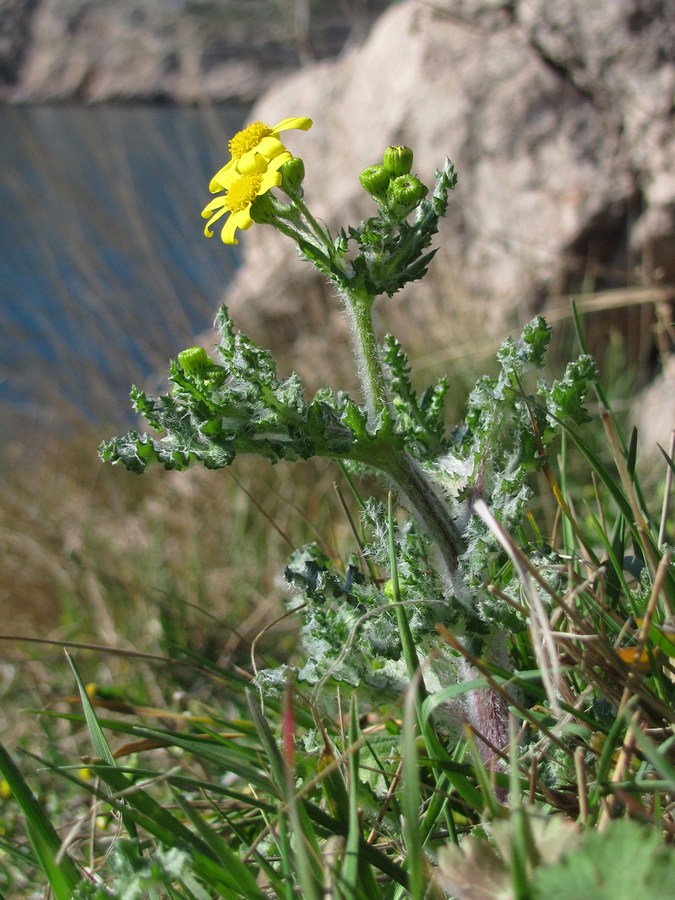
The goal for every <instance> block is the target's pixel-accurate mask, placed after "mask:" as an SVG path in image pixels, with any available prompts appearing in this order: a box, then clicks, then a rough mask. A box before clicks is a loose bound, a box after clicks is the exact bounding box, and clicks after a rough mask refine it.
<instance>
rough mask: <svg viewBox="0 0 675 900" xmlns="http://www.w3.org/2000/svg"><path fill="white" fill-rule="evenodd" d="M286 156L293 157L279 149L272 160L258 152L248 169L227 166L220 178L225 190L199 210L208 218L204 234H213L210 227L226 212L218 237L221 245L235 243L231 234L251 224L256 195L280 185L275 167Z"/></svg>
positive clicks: (211, 235)
mask: <svg viewBox="0 0 675 900" xmlns="http://www.w3.org/2000/svg"><path fill="white" fill-rule="evenodd" d="M289 159H293V157H292V156H291V154H290V153H289V152H288V150H282V152H281V153H279V154H278V155H277V156H275V157H274V158H273V159H272V160H268V159H266V158H265V157H264V156H261V155H260V154H258V155H257V157H256V158H255V159H254V160H253V163H252V165H251V166H250V170H249V171H248V172H246V173H244V174H242V173H241V172H238V171H237V169H236V168H234V167H232V168H230V169H229V170H228V172H227V173H225V174H224V175H223V177H222V181H221V183H222V187H223V189H224V190H225V193H224V194H222V195H221V196H219V197H214V199H213V200H212V201H211V202H210V203H208V204H207V205H206V206H205V207H204V209H203V210H202V217H203V218H204V219H208V220H209V221H208V222H207V223H206V226H205V227H204V234H205V235H206V237H213V231H212V230H211V226H212V225H213V223H214V222H217V221H218V219H220V218H221V217H222V216H224V215H226V214H227V213H229V214H230V215H229V216H228V218H227V221H226V222H225V224H224V226H223V230H222V231H221V232H220V237H221V238H222V241H223V243H224V244H238V243H239V241H238V240H237V239H236V238H235V236H234V235H235V233H236V231H237V228H241V230H242V231H246V229H247V228H250V227H251V225H252V224H253V219H252V218H251V204H252V203H253V201H254V200H255V199H256V198H257V197H262V195H263V194H266V193H267V191H269V190H270V188H273V187H279V185H280V184H281V172H279V169H280V168H281V166H283V164H284V163H286V162H288V160H289ZM219 174H221V173H219Z"/></svg>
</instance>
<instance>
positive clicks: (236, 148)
mask: <svg viewBox="0 0 675 900" xmlns="http://www.w3.org/2000/svg"><path fill="white" fill-rule="evenodd" d="M311 127H312V120H311V119H308V118H307V117H300V118H290V119H282V120H281V122H277V124H276V125H275V126H274V127H271V126H269V125H265V123H264V122H252V123H251V124H250V125H247V126H246V128H244V129H243V130H242V131H238V132H237V133H236V134H235V136H234V137H233V138H232V140H231V141H230V143H229V144H228V149H229V151H230V153H231V155H232V159H231V160H230V161H229V162H228V163H226V164H225V165H224V166H223V168H222V169H219V170H218V172H216V174H215V175H214V176H213V178H212V179H211V183H210V184H209V190H210V191H211V193H212V194H215V193H216V192H217V191H222V190H228V189H229V188H228V184H229V182H228V179H229V178H230V176H231V173H232V171H233V170H236V171H237V172H238V173H239V174H240V175H248V174H249V173H253V174H256V173H257V172H258V170H259V165H260V163H259V159H258V157H261V158H262V159H263V160H266V162H268V163H270V162H271V161H272V160H274V159H276V158H277V157H278V156H280V155H281V154H282V153H287V152H288V151H287V150H286V148H285V147H284V145H283V144H282V143H281V141H280V140H279V138H278V137H277V135H278V134H279V132H280V131H288V130H289V129H291V128H298V129H300V130H301V131H307V129H308V128H311Z"/></svg>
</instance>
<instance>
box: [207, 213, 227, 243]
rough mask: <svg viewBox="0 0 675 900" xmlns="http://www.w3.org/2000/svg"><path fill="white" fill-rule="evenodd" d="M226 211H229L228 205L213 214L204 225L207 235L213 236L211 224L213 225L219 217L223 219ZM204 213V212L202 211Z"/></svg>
mask: <svg viewBox="0 0 675 900" xmlns="http://www.w3.org/2000/svg"><path fill="white" fill-rule="evenodd" d="M226 212H228V209H227V207H226V206H223V207H222V208H221V209H219V210H218V212H217V213H216V214H215V215H213V216H211V218H210V219H209V221H208V222H207V223H206V225H205V226H204V234H205V235H206V237H213V231H212V230H211V226H212V225H213V223H214V222H217V221H218V219H221V218H222V217H223V216H224V215H225V213H226ZM202 215H203V213H202Z"/></svg>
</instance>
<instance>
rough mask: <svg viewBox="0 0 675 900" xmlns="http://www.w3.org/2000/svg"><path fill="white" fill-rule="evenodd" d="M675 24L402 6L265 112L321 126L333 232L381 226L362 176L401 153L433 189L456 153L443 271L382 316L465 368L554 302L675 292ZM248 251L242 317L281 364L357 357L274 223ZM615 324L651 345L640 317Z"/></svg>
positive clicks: (308, 157) (626, 13)
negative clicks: (652, 290) (625, 290)
mask: <svg viewBox="0 0 675 900" xmlns="http://www.w3.org/2000/svg"><path fill="white" fill-rule="evenodd" d="M638 10H639V12H638ZM672 10H673V7H672V4H670V11H671V12H672ZM643 12H644V13H645V15H642V13H643ZM646 13H648V15H647V14H646ZM674 23H675V17H673V16H670V17H669V15H668V12H667V10H666V7H665V4H659V3H656V2H652V3H649V2H643V3H640V4H639V5H638V4H636V3H634V2H632V0H604V2H598V3H595V4H592V8H591V7H590V6H589V4H588V3H586V2H585V0H568V2H566V3H565V4H557V3H552V2H546V0H521V2H508V3H507V2H499V0H492V2H490V0H484V2H469V0H435V2H433V3H426V2H425V3H419V2H403V3H400V4H395V5H394V6H392V7H391V8H390V9H389V10H388V11H387V12H385V13H384V14H383V16H382V17H381V19H380V20H379V21H378V22H377V23H376V25H375V26H374V28H373V29H372V31H371V33H370V35H369V38H368V40H367V41H366V42H365V43H364V44H363V46H361V47H358V48H356V49H354V50H353V51H352V52H350V53H349V54H347V55H345V56H343V57H342V58H341V59H339V60H337V61H332V62H326V63H322V64H319V65H316V66H313V67H312V68H311V69H310V70H305V71H303V72H299V73H297V74H295V75H293V76H291V77H290V78H288V79H286V80H284V81H282V82H279V83H277V84H275V85H274V86H273V87H272V88H271V89H270V90H269V91H268V92H267V93H266V94H265V96H264V97H263V98H262V99H261V101H260V103H259V104H257V106H256V107H255V109H254V111H253V113H252V117H253V118H260V119H262V120H264V121H268V122H275V121H277V120H278V119H280V118H283V117H285V116H287V115H290V114H302V115H310V116H312V117H313V118H314V120H315V124H314V127H313V128H312V130H311V131H310V132H308V133H307V134H300V133H297V134H293V133H289V135H288V139H287V140H288V144H289V146H290V148H291V149H292V150H293V152H295V153H297V154H298V155H302V157H303V159H304V160H305V163H306V168H307V173H308V174H307V178H306V189H307V197H308V202H309V203H310V204H311V205H312V208H313V210H314V211H315V212H316V213H318V215H319V216H321V217H323V218H324V219H325V220H326V221H327V222H328V223H329V224H332V225H335V224H338V223H340V224H345V223H346V222H347V221H350V220H354V219H357V218H360V217H361V216H362V215H364V214H371V213H372V211H373V210H372V206H371V205H370V201H369V198H367V197H366V196H365V194H364V192H363V191H362V189H361V188H360V185H359V182H358V173H359V171H360V170H361V169H362V168H363V167H365V166H367V165H370V164H372V163H374V162H377V161H378V157H379V155H380V153H381V151H382V149H383V148H384V147H386V146H387V145H389V144H393V143H404V144H409V145H410V146H412V147H414V148H415V151H416V165H415V168H416V170H417V172H418V174H419V175H420V176H421V177H422V178H423V180H426V181H427V182H430V181H431V179H432V177H433V171H434V168H435V167H436V166H437V165H439V164H440V163H441V161H442V160H443V158H444V157H445V156H446V155H447V156H449V157H450V158H451V159H452V160H453V161H454V162H455V164H456V166H457V168H458V171H459V185H458V187H457V189H456V191H455V195H454V198H453V200H452V202H451V207H450V210H449V214H448V217H447V219H446V221H445V223H444V225H443V228H442V232H441V235H440V238H439V239H438V242H437V243H438V245H439V246H440V248H441V249H440V251H439V253H438V256H437V258H436V259H435V261H434V263H433V265H432V271H431V277H430V278H428V279H427V280H425V282H424V284H422V285H413V286H410V287H409V288H407V289H406V291H405V293H404V294H403V295H401V296H400V297H397V298H394V299H393V300H391V301H387V302H383V303H382V304H381V306H382V309H383V315H384V318H385V320H386V322H392V320H393V322H392V324H394V326H395V327H397V328H398V329H399V331H400V333H403V334H408V335H411V334H412V333H413V332H414V331H415V330H418V331H419V332H420V333H425V334H426V335H427V336H429V335H430V337H427V340H428V341H430V343H429V344H428V349H429V351H430V352H432V353H433V352H438V353H439V354H441V355H442V354H443V353H445V354H446V358H448V359H449V358H452V356H453V354H454V352H455V351H456V349H457V348H458V347H459V346H460V345H462V344H463V343H464V342H465V341H472V342H473V344H474V345H475V344H478V345H481V344H482V345H483V346H485V345H489V344H490V341H491V338H492V337H493V336H495V335H497V334H501V333H503V331H504V328H505V323H507V322H508V323H511V322H513V321H515V320H518V321H522V320H523V317H524V316H526V315H530V314H531V313H532V312H533V311H535V310H537V309H540V308H542V307H543V306H544V304H545V303H549V302H550V298H551V297H552V296H559V297H564V298H565V299H564V300H561V302H563V303H564V304H568V299H567V297H568V295H569V293H570V292H575V291H580V290H582V289H583V290H584V291H587V292H588V291H597V290H601V289H602V290H603V291H607V290H611V289H613V288H620V287H625V286H626V285H645V286H650V285H659V286H661V288H664V289H665V290H664V293H662V294H659V296H660V297H661V298H663V297H666V298H667V297H668V287H667V286H668V285H670V286H671V287H672V285H673V283H674V281H675V272H674V271H673V265H674V264H675V237H674V235H675V229H674V222H675V173H674V171H673V167H672V160H673V159H675V131H674V129H673V119H672V107H673V96H674V91H675V64H674V58H673V51H674V48H675V37H674V35H673V33H672V28H673V24H674ZM241 243H242V245H243V246H242V253H243V255H244V265H243V267H242V268H241V270H240V271H239V275H238V278H237V281H236V283H235V284H234V286H233V288H232V290H231V291H230V293H229V295H228V303H229V305H230V307H231V308H232V311H233V312H234V314H235V317H236V320H237V321H238V322H241V324H242V326H243V327H244V328H248V329H249V330H250V331H252V332H253V333H254V334H256V335H257V336H258V337H261V338H262V339H265V337H266V336H267V335H273V334H275V335H280V337H279V338H278V339H277V344H278V347H277V350H278V351H281V352H285V355H286V358H287V360H288V361H289V364H291V365H294V366H295V367H297V368H300V369H301V371H303V374H305V376H306V377H308V378H310V380H311V378H312V366H311V364H310V363H304V361H305V360H311V359H314V360H317V359H320V360H321V367H322V371H325V367H326V366H329V365H330V362H331V360H333V359H334V358H336V357H338V356H339V355H340V353H341V352H342V351H340V352H337V350H338V348H337V345H336V335H343V336H344V334H345V330H346V326H345V323H344V320H343V316H342V313H341V311H340V310H339V308H338V305H337V303H336V301H335V300H334V298H333V297H332V296H331V295H330V294H329V292H327V290H326V288H325V286H324V285H323V283H322V280H321V279H320V278H318V277H315V276H314V275H312V274H311V273H310V272H308V271H307V270H306V268H305V267H303V266H302V265H301V264H300V262H299V261H297V260H294V259H293V258H292V253H290V252H289V247H288V245H287V244H286V243H285V242H284V240H283V239H282V238H281V237H280V236H279V235H277V234H276V233H275V232H272V231H271V229H266V228H262V227H256V228H255V229H254V230H252V231H251V232H248V233H246V234H245V235H244V236H243V237H242V240H241ZM606 296H607V295H606V294H605V297H606ZM648 307H649V304H648V306H647V307H645V308H648ZM616 316H617V317H618V318H621V317H622V316H623V317H624V318H625V316H628V320H627V321H628V324H627V325H626V322H625V321H624V323H623V324H624V327H626V328H627V330H628V332H629V336H630V334H632V333H633V332H634V331H635V329H636V328H638V329H640V328H641V334H640V335H638V337H644V335H645V334H646V340H647V342H649V333H648V331H647V332H645V329H644V327H643V326H641V325H640V322H644V315H643V314H642V313H641V312H640V310H638V312H637V313H635V312H634V311H632V312H629V313H625V314H624V313H622V312H619V313H617V314H616ZM640 316H642V319H641V318H640ZM631 317H632V318H631ZM327 320H332V321H333V323H334V324H333V325H332V326H331V327H329V328H325V327H322V325H323V324H324V323H325V322H326V321H327ZM397 320H398V321H397ZM605 321H606V320H605ZM386 322H385V324H386ZM631 322H632V324H631ZM418 325H419V326H420V327H419V328H417V326H418ZM606 344H607V332H606V327H604V326H602V327H601V328H600V330H599V339H598V347H599V349H600V350H602V349H604V347H605V346H606ZM640 352H644V347H642V349H641V351H640Z"/></svg>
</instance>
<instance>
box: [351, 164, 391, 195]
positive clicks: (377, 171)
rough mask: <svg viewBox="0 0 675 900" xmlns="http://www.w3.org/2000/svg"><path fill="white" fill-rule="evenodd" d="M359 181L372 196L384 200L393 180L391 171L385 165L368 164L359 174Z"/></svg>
mask: <svg viewBox="0 0 675 900" xmlns="http://www.w3.org/2000/svg"><path fill="white" fill-rule="evenodd" d="M359 181H360V182H361V184H362V185H363V187H364V188H365V189H366V190H367V191H368V193H369V194H370V196H371V197H374V198H375V199H376V200H384V198H385V196H386V193H387V188H388V187H389V182H390V181H391V172H389V171H388V170H387V169H385V167H384V166H368V168H367V169H364V170H363V172H361V174H360V175H359Z"/></svg>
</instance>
